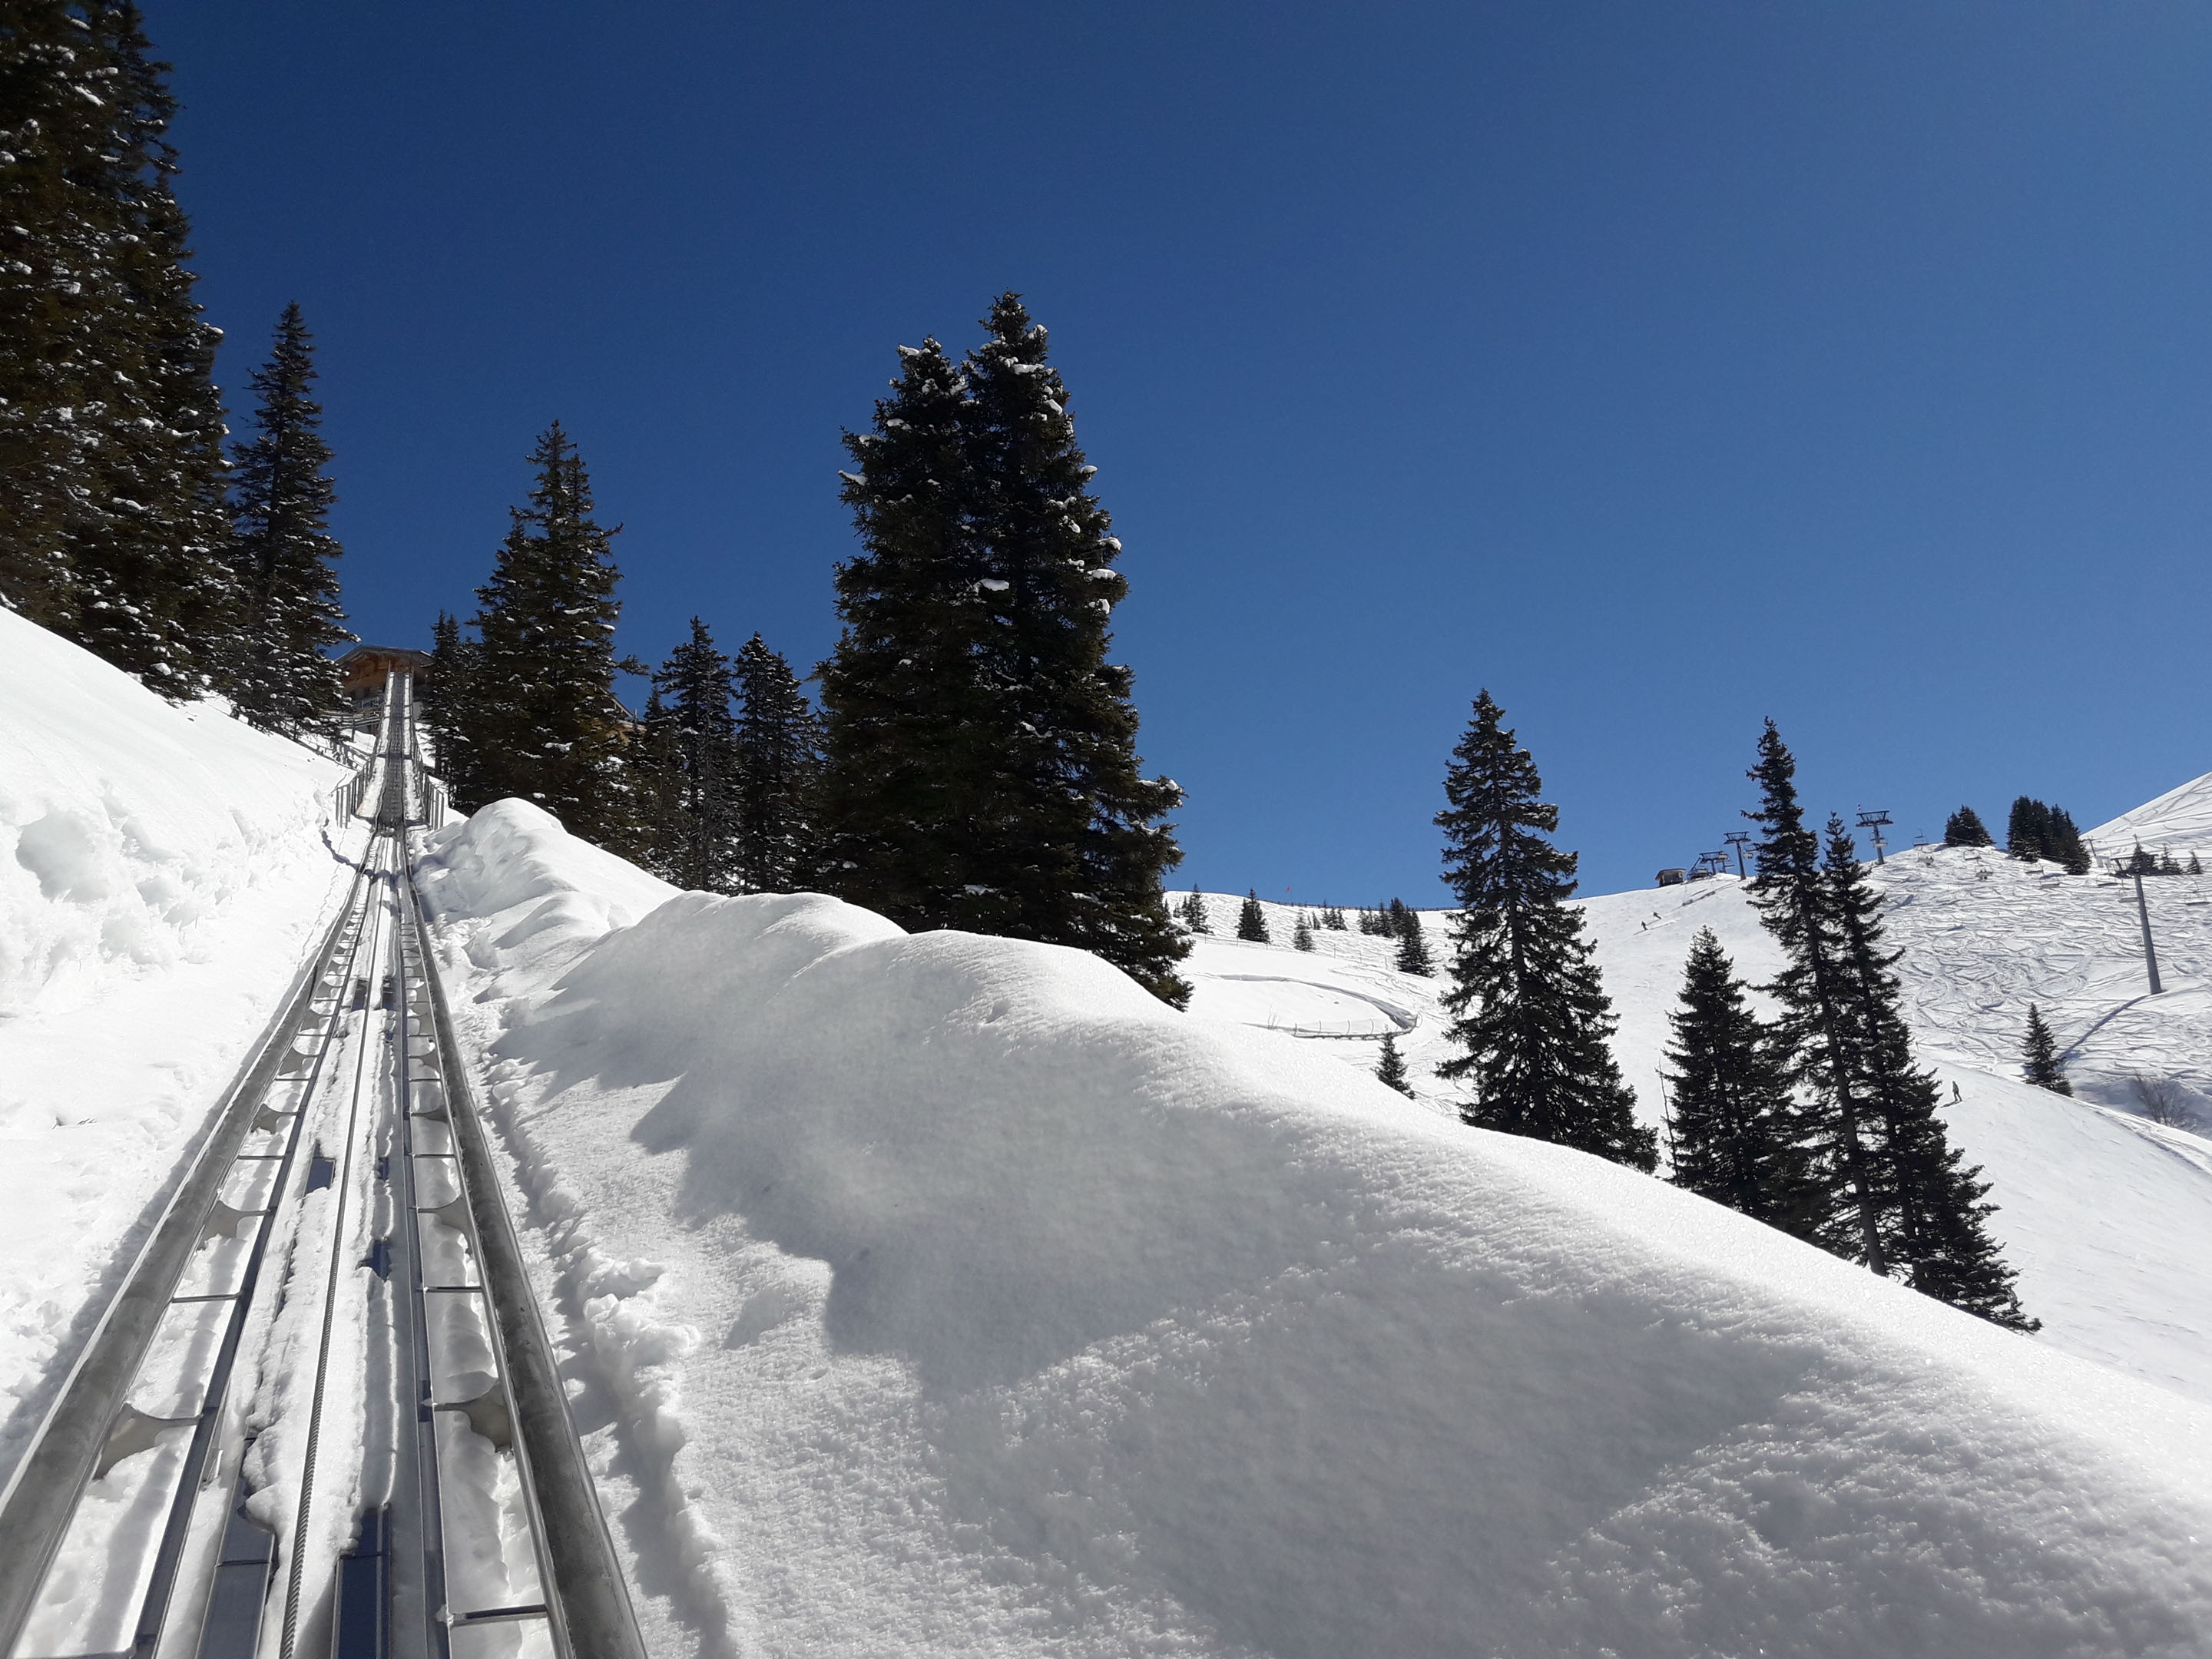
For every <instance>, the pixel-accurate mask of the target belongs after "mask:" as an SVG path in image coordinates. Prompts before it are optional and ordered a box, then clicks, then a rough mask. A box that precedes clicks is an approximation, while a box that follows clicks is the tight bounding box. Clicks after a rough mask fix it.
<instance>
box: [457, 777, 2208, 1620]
mask: <svg viewBox="0 0 2212 1659" xmlns="http://www.w3.org/2000/svg"><path fill="white" fill-rule="evenodd" d="M434 858H435V862H436V863H437V864H438V865H439V866H441V871H442V873H441V875H440V876H439V877H438V878H436V880H435V882H434V883H433V890H434V893H435V899H436V902H437V904H438V906H439V908H441V911H442V913H443V916H444V921H443V939H444V948H445V950H446V952H447V957H448V958H449V959H450V960H451V961H452V962H453V964H454V965H455V967H456V968H457V969H464V970H465V972H467V973H468V974H470V975H472V980H471V988H473V989H474V991H475V992H476V994H477V998H478V999H480V1000H477V1002H475V1003H474V1004H473V1005H470V1006H465V1009H464V1014H463V1018H464V1024H465V1027H466V1033H465V1036H472V1037H473V1038H474V1039H475V1040H476V1041H477V1042H480V1043H482V1044H483V1045H484V1046H485V1047H486V1048H487V1050H488V1054H487V1061H488V1064H489V1083H490V1092H491V1096H492V1099H493V1103H494V1109H495V1113H496V1115H498V1116H499V1118H500V1119H501V1121H502V1122H503V1123H504V1126H505V1127H506V1130H507V1134H508V1136H509V1139H510V1145H511V1146H512V1148H513V1152H514V1153H515V1155H516V1157H517V1158H518V1159H519V1164H520V1176H521V1179H522V1182H523V1185H524V1188H525V1190H526V1194H527V1198H528V1201H529V1213H528V1215H527V1216H526V1220H528V1221H531V1222H533V1223H534V1224H536V1225H537V1226H538V1228H539V1229H541V1230H542V1231H540V1232H539V1234H538V1237H540V1238H541V1240H542V1242H543V1243H544V1247H545V1249H546V1250H547V1255H548V1262H549V1265H550V1267H551V1269H552V1270H553V1272H554V1274H555V1277H556V1285H555V1289H556V1297H557V1305H558V1306H559V1307H560V1309H561V1310H562V1311H563V1312H564V1313H565V1314H566V1315H567V1316H568V1328H569V1331H570V1334H571V1337H572V1339H573V1340H574V1342H575V1344H576V1346H577V1347H578V1349H579V1351H580V1353H579V1358H578V1361H577V1363H576V1366H575V1369H576V1371H577V1374H578V1376H579V1380H580V1384H581V1385H582V1387H583V1390H584V1391H583V1393H582V1394H581V1395H580V1396H579V1401H578V1409H579V1411H580V1413H581V1414H582V1415H583V1417H584V1419H585V1421H586V1425H589V1426H591V1427H592V1434H591V1436H590V1441H591V1443H592V1448H593V1451H594V1456H595V1458H596V1460H597V1462H598V1466H599V1469H600V1473H601V1478H602V1480H603V1481H604V1482H605V1485H606V1489H607V1490H608V1491H609V1492H610V1493H611V1495H612V1496H613V1498H615V1503H614V1505H613V1507H614V1509H615V1510H616V1516H617V1535H618V1537H619V1538H620V1539H621V1540H622V1541H623V1544H624V1547H626V1549H627V1550H628V1551H629V1554H630V1557H631V1560H632V1565H633V1568H634V1570H635V1572H636V1574H637V1576H638V1580H639V1583H640V1585H641V1589H643V1591H644V1592H645V1594H646V1598H647V1612H648V1616H649V1618H650V1619H651V1620H652V1621H653V1626H654V1628H653V1632H652V1636H651V1641H652V1645H653V1648H654V1650H655V1651H656V1652H659V1653H670V1654H673V1653H678V1652H684V1651H694V1650H696V1651H708V1652H744V1653H753V1652H759V1653H792V1654H797V1653H829V1652H856V1653H857V1652H866V1653H870V1654H885V1655H896V1654H921V1653H929V1654H983V1653H989V1654H994V1655H1007V1654H1026V1653H1038V1654H1042V1653H1048V1652H1049V1653H1053V1654H1056V1655H1059V1654H1085V1655H1090V1654H1097V1655H1109V1654H1112V1655H1123V1654H1131V1653H1147V1654H1220V1655H1253V1654H1260V1653H1265V1654H1270V1655H1280V1656H1285V1659H1289V1656H1297V1659H1342V1656H1347V1655H1353V1654H1390V1655H1394V1656H1429V1655H1437V1656H1443V1655H1447V1654H1449V1655H1454V1656H1457V1655H1463V1654H1467V1653H1469V1652H1485V1651H1487V1652H1497V1653H1505V1654H1531V1655H1534V1654H1575V1653H1587V1654H1593V1655H1595V1654H1598V1653H1601V1652H1616V1653H1620V1654H1633V1655H1677V1654H1679V1655H1691V1654H1699V1653H1706V1652H1712V1651H1729V1652H1741V1651H1748V1650H1767V1651H1773V1650H1787V1651H1796V1652H1818V1653H1822V1654H1832V1655H1854V1654H1865V1655H1875V1654H1881V1655H1893V1654H1938V1653H1940V1654H1944V1655H1950V1656H1972V1655H1991V1656H1996V1655H2002V1656H2004V1659H2021V1656H2028V1655H2043V1654H2050V1655H2057V1654H2061V1653H2063V1654H2069V1655H2080V1654H2093V1653H2106V1652H2110V1653H2121V1652H2128V1653H2166V1654H2181V1653H2195V1652H2201V1651H2202V1650H2203V1632H2204V1631H2205V1630H2206V1629H2208V1628H2212V1547H2208V1546H2212V1412H2208V1411H2206V1410H2205V1409H2204V1408H2203V1407H2197V1406H2195V1405H2192V1404H2191V1403H2190V1402H2188V1401H2184V1400H2181V1399H2179V1397H2177V1396H2175V1395H2172V1394H2168V1393H2166V1392H2163V1391H2161V1390H2159V1389H2154V1388H2150V1387H2148V1386H2145V1385H2142V1384H2140V1383H2136V1382H2133V1381H2131V1380H2130V1379H2127V1378H2124V1377H2121V1376H2116V1375H2114V1374H2113V1373H2112V1372H2109V1371H2106V1370H2102V1369H2100V1367H2097V1366H2095V1365H2093V1364H2087V1363H2085V1362H2083V1361H2080V1360H2077V1359H2075V1358H2070V1357H2069V1356H2067V1355H2064V1354H2062V1353H2059V1352H2055V1351H2054V1350H2052V1349H2051V1348H2050V1347H2049V1346H2041V1345H2038V1344H2037V1343H2034V1342H2032V1341H2029V1340H2026V1339H2023V1338H2020V1337H2016V1336H2013V1335H2010V1334H2006V1333H2003V1332H2001V1331H1997V1330H1996V1329H1994V1328H1990V1327H1988V1326H1985V1325H1983V1324H1981V1323H1980V1322H1977V1321H1974V1320H1972V1319H1970V1318H1968V1317H1966V1316H1963V1315H1959V1314H1955V1313H1954V1312H1952V1311H1950V1310H1947V1309H1945V1308H1942V1307H1941V1306H1938V1305H1936V1304H1933V1303H1931V1302H1929V1301H1927V1300H1926V1299H1924V1298H1923V1297H1917V1296H1916V1295H1914V1294H1912V1293H1911V1292H1910V1291H1903V1290H1901V1289H1899V1288H1898V1287H1896V1286H1894V1285H1889V1284H1887V1283H1885V1282H1882V1281H1879V1280H1876V1279H1872V1278H1870V1277H1869V1275H1867V1274H1865V1273H1861V1272H1859V1271H1857V1270H1856V1269H1853V1268H1850V1267H1846V1266H1844V1265H1843V1264H1841V1263H1839V1262H1837V1261H1833V1260H1832V1259H1830V1258H1828V1257H1826V1256H1825V1255H1821V1254H1820V1253H1819V1252H1816V1251H1814V1250H1811V1249H1806V1248H1804V1247H1802V1246H1800V1245H1797V1244H1795V1243H1792V1242H1791V1241H1790V1240H1788V1239H1786V1238H1784V1237H1781V1236H1780V1235H1779V1234H1777V1233H1775V1232H1773V1231H1770V1230H1768V1229H1765V1228H1764V1227H1760V1226H1759V1225H1755V1224H1753V1223H1749V1222H1746V1221H1744V1220H1742V1219H1741V1218H1738V1217H1735V1216H1734V1215H1732V1214H1730V1213H1729V1212H1724V1211H1723V1210H1720V1209H1718V1208H1717V1207H1716V1206H1711V1205H1709V1204H1705V1203H1704V1202H1702V1201H1701V1200H1695V1199H1692V1198H1689V1197H1686V1195H1684V1194H1680V1193H1678V1192H1675V1191H1674V1190H1672V1189H1671V1188H1667V1187H1666V1186H1664V1185H1663V1184H1662V1183H1660V1182H1656V1181H1653V1180H1650V1179H1649V1178H1646V1177H1644V1176H1637V1175H1635V1174H1632V1173H1631V1172H1628V1171H1625V1170H1618V1169H1615V1168H1613V1167H1611V1166H1609V1165H1606V1164H1601V1163H1599V1162H1597V1161H1595V1160H1593V1159H1590V1158H1585V1157H1583V1156H1582V1155H1580V1154H1577V1153H1574V1152H1565V1151H1562V1150H1560V1149H1558V1148H1553V1147H1549V1146H1541V1145H1537V1144H1534V1143H1531V1142H1527V1141H1520V1140H1515V1139H1509V1138H1505V1137H1500V1136H1494V1135H1489V1134H1485V1133H1478V1132H1475V1131H1471V1130H1468V1129H1464V1128H1462V1127H1459V1126H1457V1125H1456V1124H1454V1123H1450V1122H1448V1121H1443V1120H1442V1119H1441V1118H1440V1117H1439V1116H1438V1115H1437V1113H1436V1112H1434V1111H1433V1110H1431V1109H1425V1108H1424V1107H1422V1106H1420V1105H1418V1104H1415V1103H1409V1102H1407V1101H1404V1100H1402V1099H1401V1098H1400V1097H1398V1096H1396V1095H1395V1094H1393V1093H1392V1092H1390V1091H1388V1090H1385V1089H1384V1088H1383V1087H1382V1086H1381V1085H1378V1084H1375V1083H1373V1082H1372V1081H1371V1080H1370V1079H1364V1078H1362V1077H1360V1076H1358V1075H1357V1074H1356V1073H1354V1072H1353V1071H1352V1070H1351V1069H1349V1068H1347V1067H1346V1066H1344V1065H1343V1064H1341V1063H1340V1061H1338V1060H1336V1059H1334V1058H1333V1057H1332V1055H1333V1054H1334V1052H1336V1048H1335V1047H1334V1046H1333V1045H1328V1044H1323V1043H1299V1042H1295V1041H1293V1040H1291V1039H1290V1038H1288V1037H1285V1036H1277V1035H1270V1034H1265V1033H1258V1032H1249V1031H1244V1030H1237V1029H1235V1028H1233V1027H1231V1026H1227V1025H1225V1024H1220V1023H1218V1022H1212V1021H1208V1020H1206V1019H1201V1018H1190V1017H1188V1016H1182V1015H1178V1014H1176V1013H1174V1012H1170V1011H1169V1010H1167V1009H1165V1008H1164V1007H1163V1006H1160V1005H1159V1004H1158V1003H1157V1002H1154V1001H1153V1000H1151V999H1150V998H1148V997H1146V995H1145V994H1143V993H1142V992H1141V991H1139V990H1138V989H1137V988H1136V987H1134V986H1133V985H1132V984H1131V983H1130V982H1129V981H1127V980H1126V979H1125V978H1123V977H1122V976H1121V975H1119V974H1117V973H1115V971H1113V970H1112V969H1108V968H1106V967H1104V966H1103V965H1102V964H1100V963H1097V961H1095V960H1094V959H1092V958H1091V957H1086V956H1084V955H1081V954H1079V953H1077V952H1073V951H1063V950H1058V949H1054V948H1050V947H1045V946H1039V945H1024V944H1020V943H1015V942H1010V941H1006V940H999V939H981V938H977V937H974V936H970V935H963V934H957V933H933V934H925V935H919V936H911V937H910V936H908V935H906V934H903V933H901V932H900V931H899V930H898V929H897V928H896V927H893V926H892V925H890V923H888V922H886V921H883V920H882V919H880V918H878V917H876V916H873V915H869V914H867V913H866V912H862V911H860V910H856V909H854V908H850V907H848V906H846V905H843V904H841V903H839V902H836V901H834V900H830V899H826V898H822V897H819V896H804V895H802V896H763V897H753V898H743V899H718V898H712V897H708V896H702V895H696V894H690V895H683V896H676V897H672V898H670V899H668V900H667V901H666V902H663V903H660V904H659V905H658V906H657V908H652V909H651V910H650V911H649V912H646V913H643V914H639V913H638V912H637V910H636V908H635V907H637V906H638V905H639V904H640V903H641V902H643V901H644V900H645V899H647V898H648V897H650V896H651V895H652V892H653V888H652V887H650V886H648V885H647V884H644V883H643V882H642V881H641V879H640V878H637V877H635V874H634V873H625V872H619V871H611V870H610V869H609V868H608V867H607V866H605V865H596V866H592V867H589V868H587V867H586V866H587V865H589V864H590V862H591V861H590V860H586V858H585V857H584V856H583V855H582V854H581V853H580V851H579V849H578V848H576V846H575V844H574V843H573V842H568V841H567V840H566V838H565V837H563V836H560V835H559V833H558V830H557V826H556V825H554V824H553V823H551V821H550V820H549V819H546V818H545V817H544V815H543V814H542V813H533V812H532V811H530V809H527V808H522V807H520V806H511V805H502V806H501V807H500V808H496V809H494V810H493V811H490V812H487V813H484V814H480V815H479V817H478V818H477V821H476V822H475V823H472V824H468V825H462V826H458V827H456V828H455V829H451V830H448V831H447V832H444V833H443V834H442V835H441V836H440V837H438V838H437V850H436V852H435V855H434ZM631 915H635V916H636V919H635V921H630V920H629V917H630V916H631ZM626 923H627V925H625V924H626Z"/></svg>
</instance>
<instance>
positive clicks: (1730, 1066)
mask: <svg viewBox="0 0 2212 1659" xmlns="http://www.w3.org/2000/svg"><path fill="white" fill-rule="evenodd" d="M1744 989H1745V987H1744V985H1743V983H1742V981H1740V980H1738V979H1737V978H1736V977H1735V964H1733V963H1730V962H1729V958H1728V956H1727V953H1726V952H1724V951H1723V950H1722V949H1721V943H1720V940H1719V939H1717V938H1715V937H1714V935H1713V931H1712V929H1711V928H1710V927H1702V928H1699V930H1698V933H1697V936H1696V937H1695V938H1694V939H1692V940H1691V942H1690V957H1689V963H1688V965H1687V967H1686V969H1685V970H1684V974H1683V979H1682V996H1681V1006H1680V1008H1678V1009H1677V1010H1675V1012H1674V1013H1673V1014H1672V1015H1671V1016H1670V1017H1669V1018H1670V1019H1671V1021H1672V1023H1673V1025H1674V1042H1673V1044H1672V1045H1671V1046H1670V1047H1669V1048H1668V1050H1667V1061H1668V1066H1669V1068H1670V1069H1669V1070H1668V1073H1667V1085H1668V1091H1669V1098H1668V1144H1669V1146H1670V1147H1671V1148H1672V1151H1673V1154H1674V1172H1673V1175H1672V1176H1671V1179H1672V1180H1673V1181H1674V1184H1675V1185H1676V1186H1678V1187H1683V1188H1687V1189H1688V1190H1690V1191H1691V1192H1693V1193H1698V1194H1702V1195H1703V1196H1705V1197H1706V1198H1710V1199H1711V1200H1714V1201H1715V1202H1716V1203H1719V1204H1725V1205H1727V1206H1729V1208H1730V1209H1732V1210H1739V1211H1741V1212H1743V1213H1744V1214H1745V1215H1747V1216H1751V1217H1753V1218H1756V1219H1758V1220H1760V1221H1764V1222H1765V1223H1767V1224H1768V1225H1770V1226H1775V1227H1779V1228H1781V1229H1782V1230H1783V1231H1785V1232H1794V1233H1797V1234H1800V1235H1801V1236H1802V1235H1806V1234H1809V1233H1810V1232H1811V1231H1813V1226H1814V1219H1815V1218H1816V1216H1817V1214H1818V1211H1819V1204H1820V1194H1819V1193H1818V1191H1817V1190H1816V1188H1814V1184H1813V1182H1812V1178H1811V1168H1810V1159H1809V1158H1808V1154H1807V1152H1806V1150H1805V1147H1804V1145H1803V1138H1804V1133H1805V1132H1804V1128H1803V1126H1802V1124H1800V1123H1799V1121H1797V1115H1796V1111H1795V1110H1794V1109H1792V1107H1791V1104H1790V1090H1789V1085H1788V1084H1787V1083H1786V1082H1785V1081H1784V1079H1783V1076H1782V1074H1781V1071H1780V1068H1779V1067H1778V1066H1777V1065H1776V1063H1775V1060H1774V1056H1773V1054H1772V1052H1771V1049H1770V1048H1769V1047H1768V1045H1767V1042H1766V1041H1765V1030H1764V1028H1763V1027H1762V1026H1761V1025H1760V1024H1759V1017H1758V1016H1757V1015H1756V1014H1754V1013H1753V1012H1752V1010H1751V1007H1750V1005H1749V1004H1748V1003H1747V1002H1746V1000H1744Z"/></svg>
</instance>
